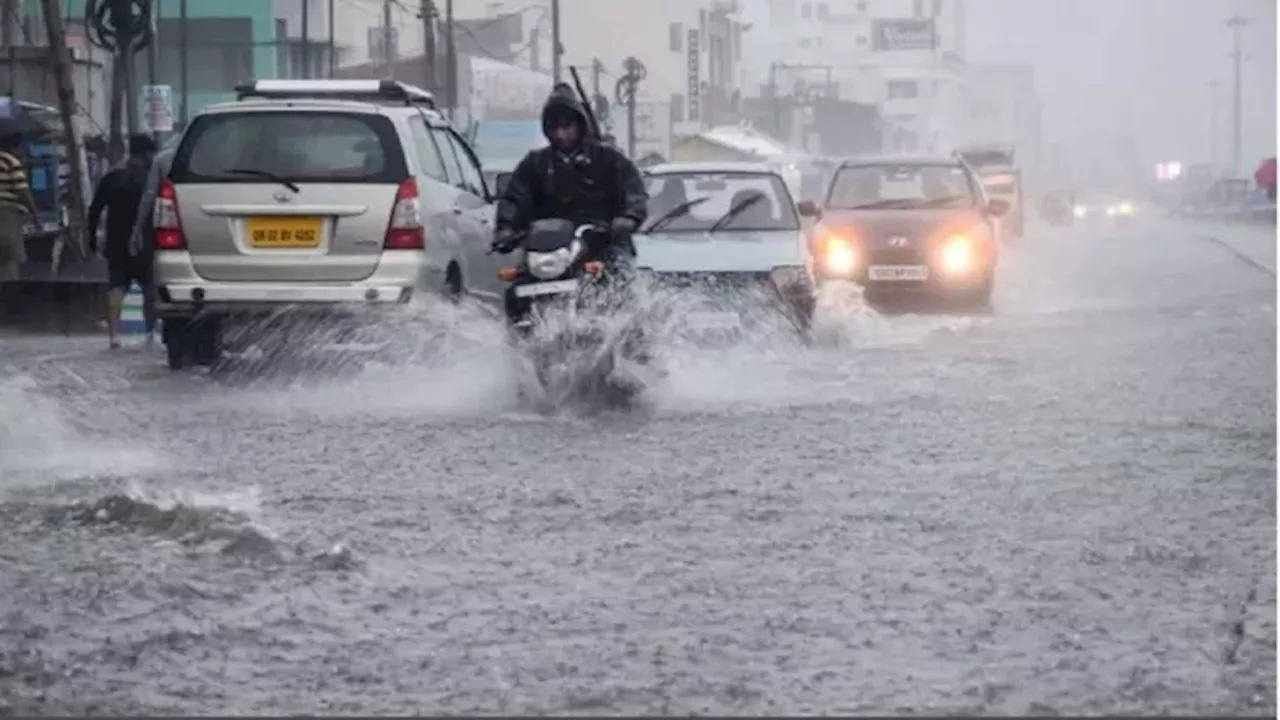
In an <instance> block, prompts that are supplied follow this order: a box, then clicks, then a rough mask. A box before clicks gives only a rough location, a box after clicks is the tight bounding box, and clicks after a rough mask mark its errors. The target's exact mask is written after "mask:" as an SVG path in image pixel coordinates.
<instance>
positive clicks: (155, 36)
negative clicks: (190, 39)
mask: <svg viewBox="0 0 1280 720" xmlns="http://www.w3.org/2000/svg"><path fill="white" fill-rule="evenodd" d="M158 5H159V4H158V3H156V2H152V3H151V8H150V11H149V12H148V13H147V27H148V28H149V40H148V41H147V84H148V85H150V86H152V87H155V86H156V85H157V84H158V80H159V70H158V68H157V66H158V65H159V58H158V57H157V54H158V53H159V52H160V22H159V21H158V20H157V19H156V16H157V14H158V13H159V12H160V9H159V7H158ZM134 102H135V103H136V102H137V100H136V99H135V100H134ZM151 137H152V139H154V140H157V141H158V140H159V139H160V132H159V131H158V130H156V129H155V128H152V129H151Z"/></svg>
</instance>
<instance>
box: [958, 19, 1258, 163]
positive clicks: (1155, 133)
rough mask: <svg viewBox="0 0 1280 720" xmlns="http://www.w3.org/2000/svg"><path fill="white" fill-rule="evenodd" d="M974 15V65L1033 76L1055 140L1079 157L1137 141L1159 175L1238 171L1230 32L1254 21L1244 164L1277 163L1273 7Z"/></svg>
mask: <svg viewBox="0 0 1280 720" xmlns="http://www.w3.org/2000/svg"><path fill="white" fill-rule="evenodd" d="M970 8H971V10H970V12H971V14H970V17H969V23H968V25H967V27H968V33H969V35H968V39H969V43H968V50H969V55H970V59H971V60H973V61H975V62H983V63H1026V64H1029V65H1031V66H1032V67H1033V68H1034V70H1035V73H1036V80H1037V88H1038V90H1039V93H1040V97H1041V99H1042V101H1043V102H1044V105H1045V114H1044V118H1045V123H1044V129H1045V135H1046V137H1047V139H1049V141H1051V142H1060V143H1063V144H1064V145H1065V146H1068V147H1069V146H1072V145H1076V146H1078V145H1080V144H1082V143H1087V142H1088V140H1089V138H1090V137H1097V136H1103V135H1112V136H1127V137H1130V138H1133V139H1134V141H1135V143H1136V145H1137V148H1138V150H1139V152H1140V153H1141V155H1142V157H1143V159H1144V160H1146V161H1147V162H1148V163H1149V164H1151V165H1154V164H1155V163H1157V162H1163V161H1173V160H1176V161H1181V162H1184V163H1192V162H1195V163H1199V162H1214V163H1227V162H1230V157H1229V153H1230V143H1231V112H1232V109H1231V108H1232V95H1231V83H1232V63H1233V61H1232V52H1233V49H1232V31H1231V29H1230V28H1229V27H1228V26H1227V24H1226V23H1227V20H1228V18H1230V17H1231V16H1233V15H1239V16H1242V17H1245V18H1247V19H1248V20H1249V25H1248V26H1246V27H1245V28H1244V29H1243V30H1242V31H1241V33H1240V41H1241V42H1240V44H1241V50H1242V52H1243V55H1244V58H1243V65H1242V73H1241V86H1242V92H1241V110H1242V114H1241V118H1242V122H1241V156H1242V161H1243V162H1248V161H1250V160H1254V159H1256V158H1260V157H1264V156H1267V155H1272V154H1274V153H1275V144H1276V114H1275V109H1276V3H1274V2H1270V1H1269V0H1253V1H1250V0H1168V1H1166V0H1121V1H1119V2H1108V1H1107V0H1078V1H1077V2H1059V1H1056V0H971V5H970ZM1240 169H1241V170H1245V169H1250V170H1251V169H1252V164H1250V165H1249V166H1248V167H1247V168H1244V167H1242V168H1240Z"/></svg>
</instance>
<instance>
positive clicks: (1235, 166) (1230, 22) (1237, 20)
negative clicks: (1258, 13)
mask: <svg viewBox="0 0 1280 720" xmlns="http://www.w3.org/2000/svg"><path fill="white" fill-rule="evenodd" d="M1248 24H1249V20H1248V19H1247V18H1244V17H1242V16H1240V15H1233V16H1231V17H1230V18H1228V19H1227V27H1229V28H1231V76H1232V77H1231V174H1232V175H1235V174H1236V173H1238V172H1240V135H1241V121H1242V120H1241V117H1240V104H1241V99H1240V73H1241V70H1242V66H1243V65H1244V54H1243V52H1241V49H1240V33H1241V31H1242V30H1243V29H1244V27H1245V26H1246V25H1248Z"/></svg>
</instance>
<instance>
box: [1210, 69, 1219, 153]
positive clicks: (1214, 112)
mask: <svg viewBox="0 0 1280 720" xmlns="http://www.w3.org/2000/svg"><path fill="white" fill-rule="evenodd" d="M1221 90H1222V83H1221V82H1219V81H1217V80H1214V81H1212V82H1210V83H1209V166H1210V167H1211V168H1213V169H1214V172H1215V173H1216V172H1217V168H1218V159H1219V157H1220V156H1221V154H1222V153H1221V152H1219V149H1218V136H1219V135H1220V132H1219V126H1218V117H1219V114H1220V113H1221V112H1222V108H1221V106H1220V105H1219V101H1220V100H1221V99H1222V94H1221V92H1220V91H1221Z"/></svg>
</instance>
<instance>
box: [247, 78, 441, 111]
mask: <svg viewBox="0 0 1280 720" xmlns="http://www.w3.org/2000/svg"><path fill="white" fill-rule="evenodd" d="M246 98H266V99H271V100H287V99H292V98H324V99H328V100H364V101H367V102H378V101H381V102H387V103H397V104H404V105H425V106H426V107H428V108H430V109H432V110H434V109H435V107H436V98H435V96H434V95H432V94H431V93H430V92H428V91H426V90H423V89H422V88H420V87H416V86H414V85H408V84H406V83H402V82H399V81H396V80H253V81H250V82H247V83H245V84H243V85H237V86H236V99H237V100H244V99H246Z"/></svg>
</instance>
